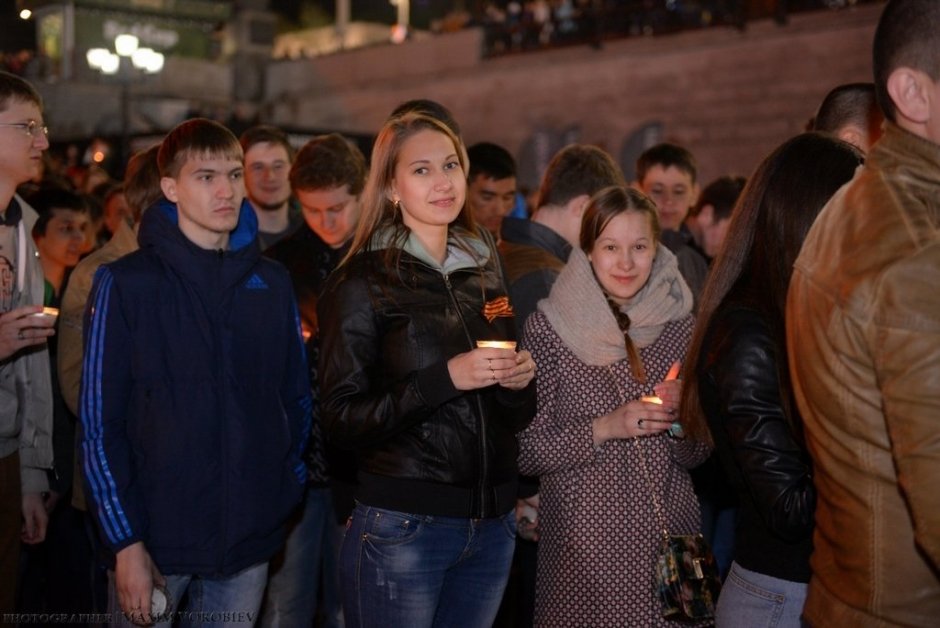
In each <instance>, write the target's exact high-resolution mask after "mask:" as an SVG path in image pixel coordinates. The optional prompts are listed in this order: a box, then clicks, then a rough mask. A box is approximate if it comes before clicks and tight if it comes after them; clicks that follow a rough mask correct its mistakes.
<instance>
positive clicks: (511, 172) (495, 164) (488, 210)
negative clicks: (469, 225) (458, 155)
mask: <svg viewBox="0 0 940 628" xmlns="http://www.w3.org/2000/svg"><path fill="white" fill-rule="evenodd" d="M467 156H468V157H469V158H470V174H469V175H468V177H467V205H468V206H469V207H470V213H471V214H473V219H474V220H475V221H476V223H477V224H478V225H480V226H482V227H484V228H486V229H487V230H488V231H489V232H490V233H492V234H493V237H495V238H497V240H498V239H499V237H500V236H499V233H500V228H501V227H502V224H503V218H505V217H506V216H508V215H509V214H510V213H511V212H512V210H513V207H514V206H515V203H516V160H515V159H513V158H512V155H510V154H509V151H507V150H506V149H505V148H503V147H502V146H499V145H497V144H492V143H490V142H480V143H478V144H474V145H473V146H471V147H470V148H468V149H467Z"/></svg>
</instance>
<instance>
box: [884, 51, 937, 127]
mask: <svg viewBox="0 0 940 628" xmlns="http://www.w3.org/2000/svg"><path fill="white" fill-rule="evenodd" d="M932 86H933V81H932V80H931V79H930V77H929V76H927V74H925V73H924V72H921V71H920V70H914V69H912V68H908V67H904V66H902V67H899V68H896V69H895V70H894V71H893V72H891V75H890V76H889V77H888V85H887V87H888V95H890V96H891V102H893V103H894V107H895V109H897V111H898V114H899V115H900V116H901V117H902V118H903V119H904V120H907V121H908V122H911V123H913V124H917V125H921V124H924V123H926V122H927V121H928V120H930V89H929V88H930V87H932ZM899 122H900V121H899Z"/></svg>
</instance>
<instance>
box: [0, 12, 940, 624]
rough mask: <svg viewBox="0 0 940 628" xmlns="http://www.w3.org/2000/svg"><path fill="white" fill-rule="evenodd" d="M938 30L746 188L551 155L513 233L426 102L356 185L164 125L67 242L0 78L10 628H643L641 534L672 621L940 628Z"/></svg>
mask: <svg viewBox="0 0 940 628" xmlns="http://www.w3.org/2000/svg"><path fill="white" fill-rule="evenodd" d="M938 25H940V4H938V3H936V2H934V1H933V0H890V1H889V2H888V3H887V4H886V6H885V8H884V12H883V14H882V17H881V20H880V22H879V25H878V27H877V30H876V33H875V37H874V45H873V60H874V78H873V82H871V83H848V84H844V85H839V86H836V87H834V88H833V89H832V91H831V92H830V93H829V94H828V95H827V96H826V98H825V99H824V100H823V101H822V103H821V104H819V105H818V107H815V111H814V114H813V117H812V118H811V121H810V123H809V125H808V128H807V131H806V132H803V133H800V134H798V135H796V136H794V137H791V138H788V139H787V140H786V141H784V142H783V143H782V144H781V145H780V146H779V147H777V148H776V149H775V150H774V151H773V152H772V153H770V154H769V155H768V156H767V157H766V158H765V159H763V160H762V161H761V163H760V164H758V165H757V166H756V168H755V170H754V171H753V173H752V174H750V176H749V177H747V178H746V179H745V178H744V177H741V176H737V175H735V174H734V173H728V174H727V175H724V176H721V177H719V178H717V179H715V180H714V181H712V182H709V183H708V184H707V185H704V186H702V185H701V183H700V182H699V180H698V165H697V162H696V159H695V156H694V155H693V154H692V152H690V151H689V150H688V149H687V148H686V147H683V146H680V145H678V144H674V143H664V144H658V145H655V146H651V147H649V148H648V149H647V150H645V151H644V152H643V154H642V155H641V156H640V157H639V159H638V163H637V167H636V180H635V181H627V180H625V179H624V176H623V174H622V172H621V170H620V168H619V167H618V165H617V164H616V162H615V161H614V160H613V159H612V158H611V156H610V155H609V154H607V153H606V152H604V151H603V150H601V149H599V148H597V147H594V146H589V145H582V144H574V145H569V146H567V147H565V148H563V149H562V150H560V151H559V152H558V153H557V154H556V155H555V156H554V158H553V159H552V160H551V162H550V163H549V165H548V167H547V169H546V171H545V172H544V174H543V176H542V181H541V185H540V188H539V190H538V193H537V194H536V195H535V199H536V201H535V205H534V206H533V207H531V208H527V209H525V208H524V202H521V201H520V198H521V195H520V194H519V193H518V190H517V186H516V165H515V161H514V159H513V157H512V155H511V153H510V152H509V151H507V150H506V149H505V148H504V147H502V146H500V145H498V144H494V143H492V142H483V143H477V144H473V145H471V146H467V145H466V144H465V142H464V139H463V134H462V131H461V128H460V126H459V124H458V121H457V120H455V119H454V117H453V115H452V114H451V112H450V111H449V110H448V109H447V108H446V107H445V106H443V105H441V104H440V103H437V102H435V101H430V100H424V99H418V100H411V101H408V102H405V103H402V104H401V105H400V106H399V107H397V108H396V109H395V110H394V111H392V112H390V114H389V116H388V118H387V120H386V121H385V122H384V124H383V125H382V127H381V129H380V130H379V131H378V134H377V136H376V141H375V144H374V147H373V149H372V154H371V159H369V160H367V159H366V157H365V155H363V153H362V152H361V151H360V150H359V149H358V148H357V147H356V145H355V144H354V143H353V142H351V141H349V140H348V139H347V138H345V137H343V136H342V135H339V134H335V133H334V134H328V135H322V136H318V137H315V138H313V139H311V140H310V141H309V142H307V143H306V144H304V145H303V146H302V147H294V146H292V145H291V143H290V142H289V141H288V138H287V136H286V135H285V134H284V133H283V132H282V131H281V130H279V129H277V128H275V127H272V126H265V125H257V126H254V127H252V128H249V129H247V130H246V131H244V132H243V133H242V134H241V136H240V137H236V135H235V134H233V132H232V131H231V130H230V129H228V128H226V127H225V126H223V125H221V124H219V123H217V122H214V121H211V120H208V119H205V118H193V119H189V120H186V121H184V122H182V123H180V124H179V125H178V126H176V127H175V128H174V129H172V130H171V131H170V132H169V133H168V134H167V135H166V136H165V137H164V138H163V139H162V141H161V142H160V143H158V144H156V145H155V146H153V147H151V148H149V149H147V150H144V151H141V152H139V153H137V154H135V155H134V156H133V157H132V158H131V160H130V161H129V163H128V164H127V168H126V175H125V177H124V180H123V181H122V182H120V183H119V184H111V182H105V184H104V185H103V186H102V187H100V190H99V191H98V192H96V194H99V195H100V200H99V201H98V203H99V204H100V205H101V207H102V208H103V210H102V212H101V214H102V219H101V223H102V225H103V226H95V225H94V224H93V221H92V220H91V215H92V212H91V211H90V205H91V203H92V200H90V195H89V194H88V193H87V191H86V190H81V189H76V188H75V187H74V186H68V185H64V184H63V181H62V180H61V179H56V180H53V177H48V176H46V177H44V176H43V174H42V155H43V152H44V151H45V150H46V149H47V148H48V146H49V142H48V137H47V135H48V130H47V129H46V127H45V126H44V122H43V112H42V102H41V100H40V98H39V96H38V95H37V93H36V91H35V89H34V88H33V87H32V86H31V85H30V84H29V83H28V82H26V81H25V80H24V79H23V78H21V77H18V76H15V75H13V74H9V73H5V72H0V134H2V135H3V146H4V149H3V151H0V208H3V211H2V212H0V218H2V220H0V501H2V509H0V511H2V519H0V612H2V613H3V614H2V616H0V619H2V621H3V622H9V623H27V622H29V623H36V622H37V621H42V619H41V618H43V617H46V618H47V619H49V618H50V617H61V616H65V615H69V616H72V617H77V616H78V614H82V615H81V616H80V618H79V619H76V621H83V622H85V623H86V624H88V625H99V624H110V625H116V626H121V625H160V626H171V625H203V624H205V625H224V626H228V625H237V624H243V625H244V624H248V625H251V624H258V625H263V626H292V627H293V626H325V627H330V628H333V627H341V626H349V627H360V626H376V627H378V626H409V627H411V626H448V627H449V626H472V627H477V626H479V627H484V626H500V627H508V626H533V625H534V626H566V627H567V626H591V627H594V626H597V627H601V626H617V627H621V626H642V627H646V626H669V625H673V624H675V623H676V622H675V619H674V617H673V616H671V615H669V613H667V612H665V611H664V608H663V605H662V601H661V599H660V596H659V595H658V592H657V590H656V589H655V588H654V585H653V580H654V573H656V572H657V570H658V569H660V568H661V567H659V566H658V565H660V564H661V563H660V553H661V551H662V547H663V544H662V543H663V534H664V532H665V531H666V530H668V532H669V534H675V535H698V534H701V535H702V538H704V539H705V540H706V541H707V543H708V544H709V545H710V547H711V550H712V552H713V554H714V559H715V561H714V562H715V565H716V572H717V574H718V575H719V577H720V579H721V580H722V586H721V592H720V595H718V598H717V600H715V599H709V600H704V602H703V603H704V604H705V606H706V607H707V610H708V612H704V613H702V614H700V615H699V616H697V617H696V618H694V619H693V620H692V623H691V624H690V625H702V626H707V625H716V626H719V627H731V628H737V627H741V628H745V627H751V626H757V625H776V626H792V627H797V626H805V625H809V626H820V627H821V626H833V625H848V624H850V623H851V624H857V625H859V626H881V625H905V626H928V625H932V622H933V621H934V620H935V617H936V616H937V615H938V613H940V577H938V575H937V574H938V573H940V535H938V530H940V498H938V497H937V491H936V490H935V488H934V487H933V480H935V479H936V478H937V477H938V472H940V444H938V439H937V436H936V432H937V430H936V429H935V428H936V423H937V418H938V417H940V398H938V393H940V379H938V378H940V350H938V347H937V339H938V333H940V318H938V317H940V303H937V294H938V293H937V291H936V290H935V288H934V284H935V283H936V280H937V279H938V272H940V242H938V240H937V233H938V225H940V206H938V203H937V197H938V194H940V61H938V60H940V29H938V28H937V27H938ZM812 110H813V106H812V105H810V106H808V111H812ZM520 208H523V209H522V210H521V211H520ZM711 604H713V605H714V607H713V608H711ZM50 621H53V620H52V619H50Z"/></svg>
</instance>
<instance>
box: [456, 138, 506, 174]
mask: <svg viewBox="0 0 940 628" xmlns="http://www.w3.org/2000/svg"><path fill="white" fill-rule="evenodd" d="M467 157H469V158H470V173H469V174H468V175H467V180H468V181H473V180H474V179H476V178H477V175H483V176H484V177H486V178H488V179H493V180H494V181H500V180H501V179H508V178H509V177H515V176H516V160H515V159H513V158H512V155H510V154H509V151H508V150H506V149H505V148H503V147H502V146H500V145H498V144H493V143H491V142H479V143H478V144H474V145H473V146H471V147H470V148H468V149H467Z"/></svg>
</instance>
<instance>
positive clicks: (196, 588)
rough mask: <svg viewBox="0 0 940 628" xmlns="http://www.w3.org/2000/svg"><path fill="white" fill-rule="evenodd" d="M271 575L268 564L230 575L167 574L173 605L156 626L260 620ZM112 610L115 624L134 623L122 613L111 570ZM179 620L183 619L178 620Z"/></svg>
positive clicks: (241, 623)
mask: <svg viewBox="0 0 940 628" xmlns="http://www.w3.org/2000/svg"><path fill="white" fill-rule="evenodd" d="M267 579H268V564H267V563H261V564H259V565H255V566H253V567H248V568H247V569H243V570H242V571H239V572H238V573H237V574H234V575H232V576H228V577H219V578H208V577H204V576H193V575H169V576H166V588H167V592H168V593H169V598H170V608H169V609H167V613H166V614H165V617H166V621H161V622H158V623H156V624H154V626H156V627H159V628H169V627H170V626H171V625H174V626H175V625H179V626H218V627H220V628H221V627H224V628H228V627H230V626H231V627H233V628H234V627H235V626H241V627H242V628H245V627H247V626H251V625H253V624H254V623H255V622H256V621H257V620H258V608H259V607H260V606H261V597H262V596H263V595H264V584H265V582H267ZM108 585H109V586H108V611H109V612H110V613H111V625H112V626H120V627H122V628H126V627H128V626H133V625H134V624H133V623H131V622H130V621H128V619H127V618H126V617H125V616H124V614H123V613H121V608H120V605H119V604H118V600H117V593H116V592H115V588H114V572H113V571H109V572H108ZM184 595H185V596H186V597H187V599H188V602H187V604H186V606H185V608H183V609H180V608H179V603H180V600H181V599H183V596H184ZM174 620H177V621H178V622H179V623H178V624H176V623H174Z"/></svg>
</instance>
